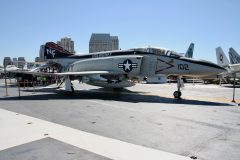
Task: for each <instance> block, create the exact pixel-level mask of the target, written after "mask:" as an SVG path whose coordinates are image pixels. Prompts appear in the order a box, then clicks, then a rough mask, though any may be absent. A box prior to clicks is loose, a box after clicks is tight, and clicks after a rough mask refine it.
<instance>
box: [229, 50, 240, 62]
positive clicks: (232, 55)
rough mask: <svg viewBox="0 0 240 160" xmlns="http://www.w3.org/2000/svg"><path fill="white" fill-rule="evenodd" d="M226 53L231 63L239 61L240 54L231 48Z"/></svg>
mask: <svg viewBox="0 0 240 160" xmlns="http://www.w3.org/2000/svg"><path fill="white" fill-rule="evenodd" d="M228 54H229V59H230V63H231V64H237V63H240V56H239V54H238V53H237V52H236V51H235V50H234V49H233V48H229V52H228Z"/></svg>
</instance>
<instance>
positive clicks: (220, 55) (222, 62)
mask: <svg viewBox="0 0 240 160" xmlns="http://www.w3.org/2000/svg"><path fill="white" fill-rule="evenodd" d="M216 56H217V64H218V65H219V66H221V67H223V66H227V65H229V61H228V59H227V57H226V55H225V54H224V52H223V50H222V48H221V47H217V48H216Z"/></svg>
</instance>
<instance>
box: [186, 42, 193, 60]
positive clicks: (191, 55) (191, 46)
mask: <svg viewBox="0 0 240 160" xmlns="http://www.w3.org/2000/svg"><path fill="white" fill-rule="evenodd" d="M193 50H194V43H191V44H190V46H189V47H188V50H187V52H186V54H185V57H188V58H192V57H193Z"/></svg>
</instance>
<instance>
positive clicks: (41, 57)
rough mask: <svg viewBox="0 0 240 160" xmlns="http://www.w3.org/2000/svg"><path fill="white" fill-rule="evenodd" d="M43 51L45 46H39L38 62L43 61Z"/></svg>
mask: <svg viewBox="0 0 240 160" xmlns="http://www.w3.org/2000/svg"><path fill="white" fill-rule="evenodd" d="M44 50H45V45H41V46H40V50H39V62H44V61H45V57H44Z"/></svg>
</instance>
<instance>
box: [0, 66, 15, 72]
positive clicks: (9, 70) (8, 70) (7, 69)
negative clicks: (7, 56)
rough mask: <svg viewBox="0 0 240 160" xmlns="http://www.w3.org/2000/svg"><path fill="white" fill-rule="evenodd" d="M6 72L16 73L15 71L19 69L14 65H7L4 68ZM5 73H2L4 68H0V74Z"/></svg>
mask: <svg viewBox="0 0 240 160" xmlns="http://www.w3.org/2000/svg"><path fill="white" fill-rule="evenodd" d="M5 69H6V72H11V71H17V70H19V68H18V67H16V66H15V65H7V66H6V68H5ZM4 72H5V71H4V68H0V73H4Z"/></svg>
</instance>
